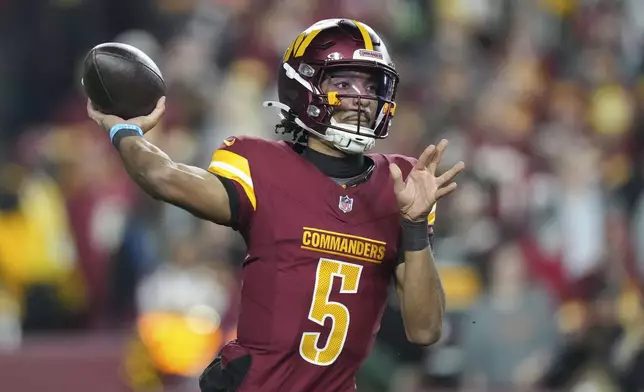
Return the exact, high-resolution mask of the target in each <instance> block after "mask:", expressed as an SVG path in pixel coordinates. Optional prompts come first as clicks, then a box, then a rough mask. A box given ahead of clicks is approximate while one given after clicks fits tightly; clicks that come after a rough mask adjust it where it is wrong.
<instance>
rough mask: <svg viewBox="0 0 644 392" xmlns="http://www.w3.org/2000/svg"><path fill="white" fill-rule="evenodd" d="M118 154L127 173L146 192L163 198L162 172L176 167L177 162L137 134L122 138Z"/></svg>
mask: <svg viewBox="0 0 644 392" xmlns="http://www.w3.org/2000/svg"><path fill="white" fill-rule="evenodd" d="M118 151H119V154H120V156H121V159H122V161H123V165H124V166H125V170H127V172H128V174H129V175H130V177H131V178H132V180H134V181H135V182H136V183H137V184H138V185H139V186H140V187H141V188H142V189H143V190H144V191H145V192H146V193H148V194H149V195H150V196H152V197H154V198H156V199H163V198H164V195H163V190H164V187H163V185H162V181H163V178H164V173H165V172H167V171H169V170H173V169H174V170H176V169H178V167H177V164H176V163H174V162H173V161H172V159H170V157H169V156H168V154H166V153H165V152H163V151H161V149H160V148H158V147H157V146H155V145H154V144H152V143H150V142H148V141H147V140H145V138H142V137H138V136H131V137H125V138H123V139H122V140H121V141H120V143H119V148H118Z"/></svg>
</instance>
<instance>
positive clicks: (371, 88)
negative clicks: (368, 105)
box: [367, 84, 378, 93]
mask: <svg viewBox="0 0 644 392" xmlns="http://www.w3.org/2000/svg"><path fill="white" fill-rule="evenodd" d="M377 90H378V86H377V85H375V84H370V85H368V86H367V91H369V92H371V93H375V92H376V91H377Z"/></svg>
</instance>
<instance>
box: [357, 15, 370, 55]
mask: <svg viewBox="0 0 644 392" xmlns="http://www.w3.org/2000/svg"><path fill="white" fill-rule="evenodd" d="M352 22H353V23H355V25H356V27H357V28H358V30H360V34H362V39H363V40H364V48H365V49H367V50H373V41H371V36H370V35H369V32H368V31H367V28H366V27H365V26H364V25H363V24H362V23H360V22H358V21H357V20H353V21H352Z"/></svg>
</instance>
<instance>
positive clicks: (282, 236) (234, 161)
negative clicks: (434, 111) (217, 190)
mask: <svg viewBox="0 0 644 392" xmlns="http://www.w3.org/2000/svg"><path fill="white" fill-rule="evenodd" d="M369 157H370V158H371V159H372V160H373V161H374V163H375V167H374V169H373V171H372V174H371V176H370V177H369V179H368V180H366V181H365V182H363V183H361V184H359V185H357V186H354V187H350V188H348V189H345V187H343V186H341V185H338V184H337V183H336V182H334V181H333V180H332V179H331V178H328V177H327V176H325V175H324V174H323V173H322V172H320V171H319V170H318V169H317V168H316V167H315V166H314V165H313V164H311V163H310V162H309V161H307V160H305V159H304V158H302V157H301V156H300V155H299V154H298V153H297V152H296V151H295V150H294V149H293V146H292V144H291V143H287V142H275V141H269V140H264V139H256V138H249V137H238V138H229V139H227V140H226V141H225V142H224V144H222V146H221V147H220V148H219V149H218V150H217V151H215V153H214V155H213V159H212V162H211V164H210V167H209V170H210V171H211V172H213V173H215V174H217V175H219V176H222V177H226V178H228V179H231V180H233V181H232V182H233V183H234V186H235V187H236V189H237V191H238V193H239V199H240V206H239V214H238V215H239V219H238V222H237V224H236V226H237V227H236V228H237V229H238V230H239V231H240V232H241V233H242V235H243V236H244V239H245V240H246V243H247V245H248V255H247V257H246V259H245V261H244V269H243V275H242V278H243V288H242V295H241V311H240V315H239V324H238V331H237V336H238V338H237V341H235V342H231V343H229V344H228V345H226V346H225V347H224V348H223V349H222V357H223V358H222V362H223V363H224V364H225V363H226V362H227V361H229V360H232V359H234V358H235V357H237V356H239V355H243V354H251V356H252V365H251V367H250V369H249V371H248V373H247V374H246V377H245V379H244V381H243V383H242V385H241V387H240V388H239V391H242V392H254V391H262V392H278V391H279V392H286V391H289V392H298V391H301V392H305V391H306V392H316V391H320V392H322V391H324V392H327V391H339V392H347V391H354V390H355V380H354V378H355V374H356V372H357V370H358V368H359V367H360V365H361V364H362V362H363V361H364V359H365V358H366V356H367V355H368V354H369V352H370V350H371V347H372V345H373V343H374V339H375V336H376V333H377V331H378V329H379V327H380V319H381V316H382V313H383V311H384V308H385V301H386V298H387V293H388V285H389V284H390V283H391V282H392V276H393V273H394V270H395V267H396V265H397V264H398V246H399V237H400V235H401V231H400V224H399V219H400V213H399V208H398V205H397V202H396V199H395V195H394V193H393V182H392V180H391V177H390V172H389V164H390V163H392V162H393V163H396V164H397V165H398V166H399V167H400V168H401V170H402V171H403V174H404V175H405V176H406V175H407V174H408V173H409V171H410V170H411V168H412V165H413V163H414V161H413V160H412V159H411V158H406V157H403V156H399V155H383V154H373V155H369ZM430 219H432V220H433V215H432V216H431V217H430Z"/></svg>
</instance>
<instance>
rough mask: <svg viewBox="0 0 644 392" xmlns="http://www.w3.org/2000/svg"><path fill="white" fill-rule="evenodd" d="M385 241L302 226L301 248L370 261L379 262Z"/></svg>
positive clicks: (383, 256) (383, 251) (385, 244)
mask: <svg viewBox="0 0 644 392" xmlns="http://www.w3.org/2000/svg"><path fill="white" fill-rule="evenodd" d="M386 246H387V243H385V242H383V241H376V240H372V239H370V238H365V237H358V236H354V235H349V234H342V233H336V232H334V231H328V230H321V229H314V228H311V227H304V228H303V233H302V249H307V250H312V251H315V252H321V253H328V254H332V255H336V256H345V257H349V258H352V259H356V260H362V261H367V262H370V263H378V264H379V263H381V262H382V260H383V259H384V258H385V249H386Z"/></svg>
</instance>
